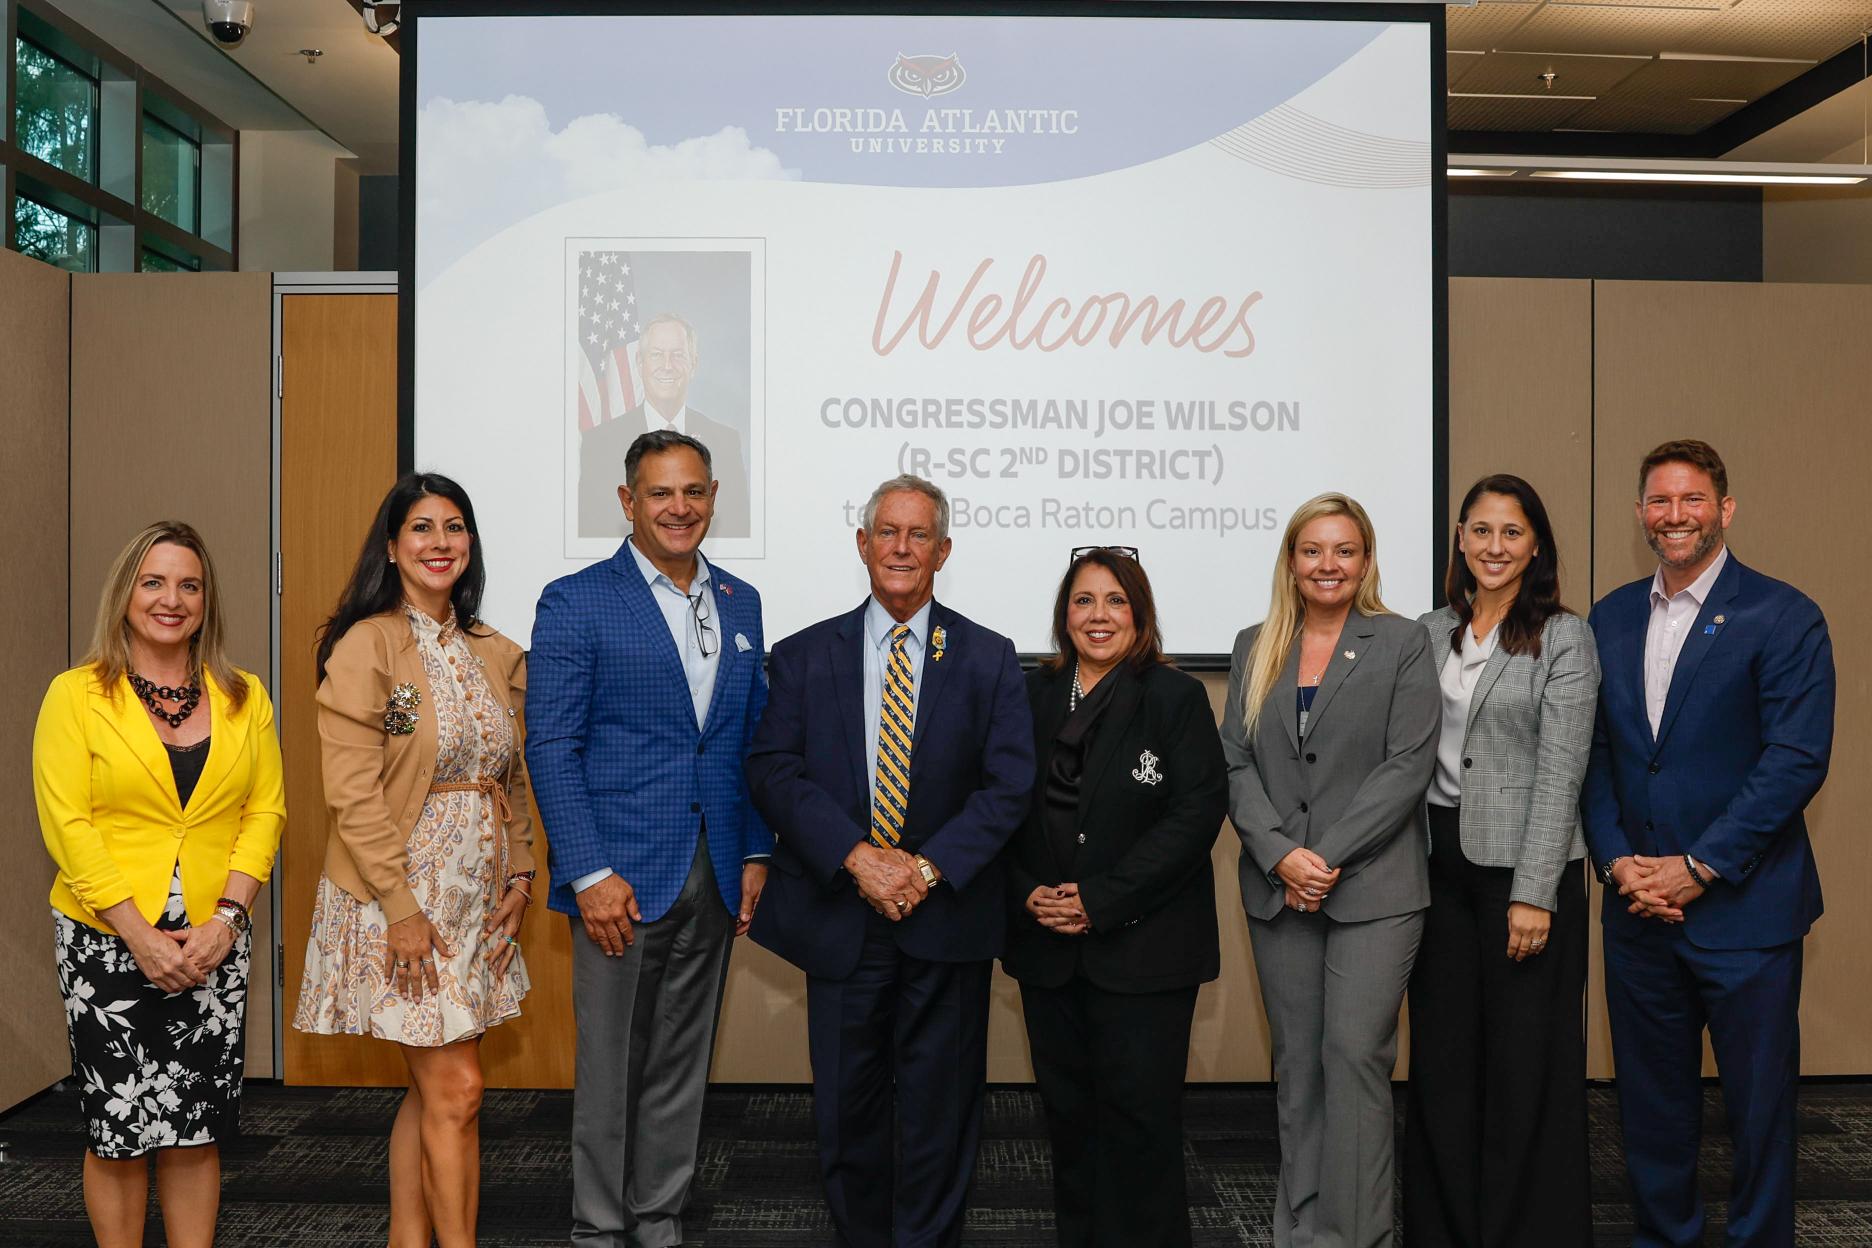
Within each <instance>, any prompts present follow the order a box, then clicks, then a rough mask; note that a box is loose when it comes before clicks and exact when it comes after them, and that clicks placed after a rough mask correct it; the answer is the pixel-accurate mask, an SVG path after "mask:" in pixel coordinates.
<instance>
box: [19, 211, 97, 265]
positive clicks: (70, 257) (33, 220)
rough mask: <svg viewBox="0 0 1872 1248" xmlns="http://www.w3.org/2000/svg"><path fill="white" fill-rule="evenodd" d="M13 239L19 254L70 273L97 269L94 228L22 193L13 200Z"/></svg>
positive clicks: (95, 230) (95, 233)
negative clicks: (54, 265)
mask: <svg viewBox="0 0 1872 1248" xmlns="http://www.w3.org/2000/svg"><path fill="white" fill-rule="evenodd" d="M13 238H14V245H15V246H16V247H18V248H19V251H20V254H21V255H27V256H32V257H34V258H35V259H38V260H43V261H45V262H46V263H47V264H56V265H57V266H58V267H59V268H61V269H68V270H70V271H71V272H73V273H92V272H95V271H96V270H97V227H96V226H95V225H92V224H91V223H90V222H89V221H81V220H79V219H78V218H77V217H71V216H67V215H66V214H64V213H62V212H60V211H58V210H57V209H56V208H48V207H46V206H45V205H44V204H41V203H38V202H36V201H34V200H30V199H27V198H26V197H25V196H23V195H17V196H15V197H14V199H13Z"/></svg>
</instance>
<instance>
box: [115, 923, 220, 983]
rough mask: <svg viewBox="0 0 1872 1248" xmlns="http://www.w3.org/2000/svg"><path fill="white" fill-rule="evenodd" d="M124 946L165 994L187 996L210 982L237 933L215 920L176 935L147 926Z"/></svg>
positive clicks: (128, 934) (127, 936)
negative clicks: (184, 994) (192, 989)
mask: <svg viewBox="0 0 1872 1248" xmlns="http://www.w3.org/2000/svg"><path fill="white" fill-rule="evenodd" d="M124 943H125V944H126V945H128V946H129V948H130V956H131V957H133V958H135V959H136V964H137V969H138V970H140V971H142V972H143V977H144V978H145V979H147V980H149V981H150V982H151V983H152V984H155V985H156V986H157V987H158V988H161V989H162V990H163V991H164V992H170V993H175V992H186V991H188V990H189V989H190V988H195V987H199V986H200V985H202V984H205V983H207V982H208V977H209V976H210V975H212V974H214V972H215V968H216V967H218V966H220V965H221V962H222V960H223V959H224V958H226V957H227V955H228V950H230V949H232V948H233V947H234V930H233V929H232V928H230V927H229V926H228V925H227V924H225V923H222V922H219V921H217V920H214V919H210V920H209V921H208V922H206V923H203V924H201V925H200V926H199V927H184V928H180V929H177V930H174V931H170V930H165V929H163V928H158V927H152V926H149V925H148V924H145V925H143V926H142V927H141V928H140V929H139V930H137V931H135V932H134V933H132V932H126V933H125V934H124Z"/></svg>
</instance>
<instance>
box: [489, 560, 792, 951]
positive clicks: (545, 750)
mask: <svg viewBox="0 0 1872 1248" xmlns="http://www.w3.org/2000/svg"><path fill="white" fill-rule="evenodd" d="M709 568H710V572H711V573H712V574H713V577H714V585H715V610H716V614H717V616H718V618H717V619H716V621H715V626H716V630H717V635H718V636H719V637H720V639H721V647H722V648H721V657H720V659H719V660H718V663H719V666H718V667H717V668H716V671H715V689H714V692H713V693H712V694H711V695H710V701H709V708H708V717H707V719H706V721H705V722H704V723H702V724H699V725H698V724H697V723H696V718H695V702H694V699H692V698H691V697H690V696H689V681H688V679H687V677H685V676H684V675H683V668H682V659H681V657H680V656H678V654H677V653H676V644H675V642H674V641H673V640H672V639H671V637H670V631H669V625H668V624H666V623H665V622H664V620H663V613H662V612H661V611H660V610H658V609H657V605H656V601H655V599H653V598H652V597H651V596H650V586H649V585H647V584H646V583H645V582H644V578H643V573H642V572H640V571H639V570H638V567H637V561H636V559H635V558H634V557H633V556H632V555H631V552H630V551H629V549H627V548H626V547H625V546H619V547H618V549H617V553H616V554H614V555H612V556H611V558H609V559H607V560H605V561H604V562H603V563H595V564H593V565H592V566H591V567H589V568H586V569H584V570H583V571H580V572H574V573H573V574H572V575H571V576H564V577H561V578H559V579H558V580H556V581H554V582H553V583H552V584H550V585H548V586H547V587H546V589H545V592H543V593H542V594H541V595H540V600H539V608H538V611H537V613H536V614H535V615H534V618H533V649H532V652H531V653H530V654H529V655H528V657H527V671H528V675H529V680H528V688H527V741H526V759H527V770H528V771H529V772H530V773H531V774H532V776H533V777H534V779H533V799H534V804H535V805H536V806H537V807H538V808H539V812H540V822H541V823H542V824H543V825H544V827H545V829H546V835H547V844H548V847H549V858H550V861H551V864H552V885H553V887H552V894H551V898H550V900H551V904H552V908H553V909H555V910H558V911H561V912H562V913H565V914H575V913H577V911H578V903H577V901H576V900H575V899H574V896H573V893H572V881H573V880H576V879H578V878H579V877H581V876H584V875H589V874H591V873H592V872H593V871H597V870H599V869H601V868H603V867H610V868H611V869H612V870H613V871H615V872H617V873H618V874H619V875H621V876H623V877H624V879H625V880H626V881H627V882H628V883H629V884H630V886H631V887H632V888H633V889H634V890H635V891H636V893H637V905H638V907H639V909H640V910H641V911H642V913H643V918H644V921H645V922H653V921H654V920H656V919H659V918H661V917H663V915H664V914H665V913H666V912H667V911H668V910H669V908H670V907H671V906H672V905H674V904H675V902H676V897H677V895H678V894H679V893H681V892H682V886H683V881H684V880H686V879H687V878H688V876H689V868H690V866H691V864H693V862H694V861H695V852H696V837H697V835H698V834H699V832H700V829H701V826H702V821H703V820H704V819H707V820H708V837H709V856H710V858H711V860H712V861H713V863H714V866H715V883H716V885H717V887H719V888H720V890H721V897H722V901H723V903H724V904H726V905H727V907H728V909H729V911H730V912H731V913H734V912H738V911H739V909H740V906H741V866H742V863H743V862H744V861H745V860H746V859H747V858H749V857H754V856H759V855H765V854H767V853H769V852H770V851H771V850H772V848H773V836H772V835H771V834H770V833H769V832H768V831H767V828H766V825H765V824H763V823H762V822H761V820H760V816H759V815H758V814H756V813H755V811H754V809H753V807H752V806H751V805H750V804H749V802H748V793H747V784H746V782H745V780H744V779H743V778H742V773H741V759H742V756H743V755H744V754H745V753H746V752H747V745H748V741H749V740H750V739H751V738H752V736H753V734H754V725H755V723H756V722H758V721H759V719H760V713H761V708H762V707H763V706H765V705H766V701H767V681H766V676H765V674H764V672H763V671H762V669H761V654H762V647H763V645H764V639H763V637H762V635H761V610H760V595H759V594H758V593H756V592H755V589H754V587H753V586H752V585H750V584H748V583H747V582H746V581H744V580H742V579H741V578H739V577H736V576H730V575H729V574H728V573H726V572H724V571H722V570H721V568H719V567H717V566H715V565H714V564H710V565H709Z"/></svg>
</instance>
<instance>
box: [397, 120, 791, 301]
mask: <svg viewBox="0 0 1872 1248" xmlns="http://www.w3.org/2000/svg"><path fill="white" fill-rule="evenodd" d="M416 133H417V145H416V184H417V187H418V188H419V191H420V195H421V198H420V199H419V201H418V203H417V205H416V219H417V221H418V222H419V223H420V225H421V233H422V239H421V245H420V247H419V249H418V265H417V268H418V272H417V275H416V281H417V285H419V286H421V285H426V284H427V283H428V282H429V280H430V279H431V278H433V277H435V276H436V275H438V274H440V273H441V272H442V271H443V270H444V269H446V268H447V267H448V266H449V265H451V264H453V263H454V262H455V261H456V260H459V259H460V258H461V257H462V256H463V255H465V254H467V252H469V251H470V250H472V249H473V248H474V247H475V246H476V245H477V244H479V243H481V242H483V241H484V240H486V239H488V238H491V237H493V236H494V235H495V234H497V233H499V232H500V231H501V230H503V229H505V228H507V227H508V226H510V225H512V224H513V223H514V222H516V221H522V220H525V219H526V218H527V217H530V216H532V215H533V214H534V213H536V212H540V211H543V210H544V209H547V208H551V207H553V206H554V205H556V204H561V203H565V202H567V201H569V200H574V199H582V198H584V197H585V196H587V195H595V194H599V193H600V192H604V191H613V190H619V189H621V188H624V187H628V186H632V185H635V184H638V183H641V182H645V181H658V180H663V179H684V180H708V181H731V182H732V181H775V180H795V179H797V178H798V177H799V176H800V171H799V170H797V169H789V168H787V167H786V166H785V165H783V164H781V162H780V158H779V157H778V156H776V155H775V154H774V153H773V152H771V151H768V150H767V149H766V148H763V147H757V146H755V145H754V144H753V143H752V142H751V141H750V140H749V139H748V134H747V131H745V130H743V129H742V128H741V127H739V126H724V127H722V128H721V129H720V130H718V131H716V132H715V133H714V134H709V135H702V136H699V137H696V138H687V139H683V140H681V141H679V142H676V143H672V144H667V145H665V144H653V143H651V142H650V141H649V140H648V139H646V138H645V137H644V133H643V131H641V130H639V129H638V128H637V127H635V126H633V125H631V124H629V123H628V122H626V121H624V120H623V119H622V118H620V117H617V116H614V115H612V114H609V113H591V114H587V115H585V116H583V117H575V118H573V119H572V120H571V121H569V122H567V123H566V125H565V126H564V127H563V128H562V129H559V130H554V129H553V128H552V122H551V121H550V120H549V119H548V117H547V116H546V109H545V107H544V106H543V105H542V104H540V102H539V101H538V100H534V99H529V98H528V97H526V96H523V95H510V96H507V97H506V98H505V99H502V100H500V101H498V102H490V101H485V100H459V101H458V100H450V99H442V98H436V99H432V100H430V101H429V102H428V103H426V104H424V105H423V108H422V113H421V115H420V116H419V118H418V120H417V131H416Z"/></svg>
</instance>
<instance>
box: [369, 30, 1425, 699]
mask: <svg viewBox="0 0 1872 1248" xmlns="http://www.w3.org/2000/svg"><path fill="white" fill-rule="evenodd" d="M653 15H662V16H684V17H691V16H693V17H703V16H730V17H732V16H794V15H799V16H855V17H879V16H905V17H1077V18H1086V17H1090V18H1138V17H1146V18H1204V19H1210V20H1225V19H1231V18H1232V19H1251V18H1259V19H1273V20H1294V21H1335V22H1358V21H1365V22H1396V23H1404V22H1417V23H1422V24H1423V25H1424V26H1426V27H1427V28H1428V31H1429V35H1430V46H1429V57H1430V65H1429V67H1428V68H1429V71H1430V73H1429V85H1430V95H1431V103H1432V108H1433V117H1434V118H1435V120H1433V122H1432V124H1431V127H1430V196H1431V204H1430V233H1431V238H1430V280H1431V292H1430V310H1431V333H1430V340H1431V352H1432V360H1431V377H1430V384H1431V416H1430V431H1431V461H1430V462H1431V483H1430V488H1431V490H1432V492H1433V498H1432V502H1431V509H1430V514H1431V528H1432V532H1431V538H1430V542H1431V544H1430V551H1431V561H1430V568H1431V580H1432V583H1431V585H1430V587H1429V589H1430V600H1431V602H1433V603H1441V602H1442V601H1443V581H1444V576H1445V573H1446V570H1447V567H1448V563H1449V557H1450V549H1451V541H1450V527H1449V526H1450V515H1449V490H1450V482H1449V271H1448V252H1449V246H1448V244H1449V199H1448V193H1447V181H1446V177H1445V173H1444V170H1445V167H1446V165H1447V164H1448V155H1449V151H1448V142H1449V140H1448V128H1447V127H1446V126H1445V125H1444V124H1443V123H1442V120H1441V118H1442V102H1443V99H1444V97H1445V94H1446V92H1447V85H1448V82H1447V67H1448V61H1447V58H1446V56H1445V47H1446V26H1447V23H1446V17H1445V12H1444V6H1443V4H1442V3H1440V2H1433V0H1394V2H1392V3H1360V2H1358V0H1244V2H1233V0H1214V2H1203V0H1196V2H1194V3H1191V2H1189V0H1158V2H1153V0H1143V2H1139V0H1110V2H1099V3H1094V2H1091V0H1053V2H1048V0H1029V2H1027V3H1019V4H994V3H983V2H981V0H960V2H957V3H948V4H927V3H926V4H891V5H888V6H886V7H883V8H880V7H878V6H875V5H856V4H843V5H840V4H706V3H691V4H683V5H645V4H627V3H618V2H616V0H542V2H541V3H532V2H531V0H404V4H403V8H402V21H403V25H402V27H401V29H400V32H399V39H400V42H399V59H400V65H399V70H398V72H399V83H398V94H399V109H398V147H397V175H398V186H397V211H398V216H399V220H398V222H397V242H398V264H397V471H398V473H406V472H409V471H411V470H412V469H413V468H414V467H415V464H416V118H417V113H418V110H419V104H418V100H417V95H416V90H417V83H416V67H417V56H418V53H417V48H418V45H419V41H420V39H421V29H422V25H423V23H424V22H425V21H428V20H446V19H448V18H452V17H517V16H540V17H566V16H577V17H606V16H618V17H641V16H653ZM1250 574H1251V575H1258V574H1259V573H1258V571H1253V570H1251V573H1250ZM775 640H778V639H777V638H769V639H768V645H769V648H770V649H771V647H772V643H773V641H775ZM1044 657H1046V652H1040V653H1031V654H1030V653H1024V652H1023V653H1022V654H1021V656H1020V658H1021V662H1022V664H1023V665H1024V666H1031V665H1033V664H1034V663H1035V662H1037V661H1038V660H1039V659H1041V658H1044ZM1169 657H1170V659H1171V660H1172V661H1173V662H1174V663H1175V664H1176V665H1177V666H1178V667H1180V668H1182V669H1183V670H1185V671H1189V672H1226V671H1228V670H1229V663H1230V657H1231V656H1229V655H1228V654H1209V653H1177V654H1172V655H1170V656H1169Z"/></svg>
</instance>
